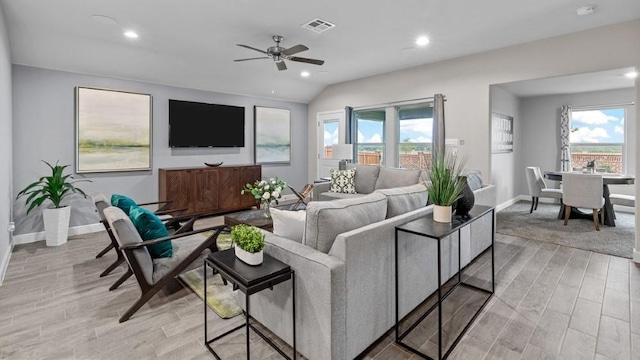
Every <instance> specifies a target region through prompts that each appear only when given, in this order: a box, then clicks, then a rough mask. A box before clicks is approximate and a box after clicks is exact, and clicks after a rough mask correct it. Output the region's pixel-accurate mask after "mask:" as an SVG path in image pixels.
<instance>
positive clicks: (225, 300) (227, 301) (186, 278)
mask: <svg viewBox="0 0 640 360" xmlns="http://www.w3.org/2000/svg"><path fill="white" fill-rule="evenodd" d="M204 234H205V235H206V236H210V235H211V234H210V233H204ZM217 244H218V249H220V250H226V249H228V248H229V247H231V235H229V234H220V235H219V236H218V241H217ZM203 270H204V269H203V267H202V266H200V267H199V268H197V269H193V270H190V271H187V272H184V273H182V274H180V275H178V278H179V279H180V280H181V281H182V283H183V284H184V285H185V286H187V287H188V288H190V289H191V290H193V292H194V293H196V295H198V297H199V298H200V299H202V300H204V278H203ZM207 306H209V308H211V309H212V310H213V311H214V312H215V313H216V314H218V316H220V317H221V318H223V319H229V318H232V317H234V316H237V315H240V314H241V313H242V308H240V306H238V304H237V302H236V292H235V291H233V286H232V285H231V284H227V285H224V283H223V282H222V279H221V278H220V275H218V274H216V275H213V274H212V272H211V268H209V267H207Z"/></svg>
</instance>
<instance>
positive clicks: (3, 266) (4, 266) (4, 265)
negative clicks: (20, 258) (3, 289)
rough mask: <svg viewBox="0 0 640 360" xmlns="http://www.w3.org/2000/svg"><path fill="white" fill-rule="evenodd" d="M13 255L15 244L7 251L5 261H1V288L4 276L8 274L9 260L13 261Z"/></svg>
mask: <svg viewBox="0 0 640 360" xmlns="http://www.w3.org/2000/svg"><path fill="white" fill-rule="evenodd" d="M11 253H13V244H11V246H9V251H7V253H6V254H5V255H4V257H3V259H2V260H0V286H1V285H2V282H3V281H4V276H5V275H6V274H7V268H8V267H9V260H11Z"/></svg>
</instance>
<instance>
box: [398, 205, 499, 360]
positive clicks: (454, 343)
mask: <svg viewBox="0 0 640 360" xmlns="http://www.w3.org/2000/svg"><path fill="white" fill-rule="evenodd" d="M490 211H491V214H492V215H491V246H490V247H489V248H487V249H485V250H484V251H483V252H482V253H481V254H479V255H478V256H476V258H475V259H471V260H470V262H469V264H467V265H466V266H465V267H464V268H462V267H461V261H460V260H461V259H460V252H461V251H460V250H461V249H460V245H461V244H460V243H461V241H460V240H461V236H460V235H461V234H460V230H462V228H463V227H465V226H467V225H470V224H471V223H472V222H473V221H475V220H477V219H478V218H480V217H482V216H484V215H485V214H482V215H481V216H478V217H474V218H473V219H471V220H470V221H468V222H465V223H464V224H461V225H460V226H459V227H458V228H457V229H452V230H451V232H450V233H449V234H448V235H445V236H443V237H441V238H439V239H438V238H434V237H431V236H428V235H426V234H422V233H416V232H413V231H407V230H404V229H399V228H398V227H396V228H395V277H396V286H395V287H396V294H395V296H396V323H395V337H396V338H395V342H396V344H398V345H400V346H402V347H403V348H405V349H407V350H409V351H411V352H412V353H414V354H416V355H418V356H420V357H422V358H424V359H428V360H434V359H433V358H431V357H430V356H428V355H427V354H425V353H423V352H421V351H420V350H418V349H416V348H414V347H412V346H411V345H409V344H406V343H403V342H402V340H403V339H404V338H405V337H406V336H407V335H409V333H411V331H413V330H414V329H415V328H416V327H417V326H418V325H419V324H420V323H421V322H422V321H423V320H424V319H426V318H427V316H429V314H431V312H432V311H433V310H435V308H436V307H437V308H438V359H446V358H447V357H448V356H449V355H450V354H451V351H452V350H453V349H454V348H455V347H456V345H457V344H458V342H459V341H460V339H461V338H462V336H463V335H464V334H465V333H466V332H467V330H469V327H470V326H471V324H472V323H473V321H474V320H475V319H476V318H477V317H478V315H480V312H482V309H484V307H485V306H486V305H487V303H488V302H489V300H490V299H491V297H492V295H493V293H494V292H495V284H496V282H495V257H494V243H495V220H496V212H495V208H491V210H490ZM399 231H402V232H407V233H410V234H414V235H418V236H424V237H426V238H429V239H434V240H436V242H437V243H438V290H437V293H438V301H437V302H436V303H435V304H433V305H432V306H431V307H430V308H429V309H428V310H427V311H426V312H425V313H424V314H422V315H421V316H420V318H419V319H418V320H417V321H416V322H415V323H413V324H412V325H411V326H410V327H409V328H408V329H407V330H405V331H404V332H403V333H402V334H401V333H400V329H399V325H400V314H399V302H398V294H399V285H398V232H399ZM455 232H457V233H458V272H457V275H458V281H457V282H456V283H455V284H454V285H453V286H452V287H451V289H449V290H448V291H447V292H446V293H445V294H444V295H443V294H442V287H443V285H444V284H442V269H441V265H442V262H441V257H442V254H441V246H440V243H441V242H442V240H443V239H444V238H446V237H447V236H450V235H453V234H454V233H455ZM489 250H491V291H489V290H486V289H483V288H480V287H477V286H475V285H471V284H467V283H465V282H463V281H462V272H463V271H464V269H465V268H466V267H468V266H469V265H471V264H473V263H474V262H475V261H476V260H478V259H479V258H481V257H482V256H483V255H484V254H485V253H486V252H487V251H489ZM454 276H455V275H454ZM459 286H466V287H469V288H471V289H475V290H478V291H481V292H483V293H486V294H488V296H487V299H486V300H485V301H484V302H483V303H482V305H481V306H480V308H479V309H478V310H477V311H476V313H475V314H474V315H473V316H472V317H471V319H470V320H469V322H468V323H467V325H466V326H465V327H464V329H462V331H461V332H460V334H458V336H457V337H456V339H455V340H454V341H453V343H452V344H451V346H450V347H449V349H447V351H446V352H445V353H444V355H443V354H442V306H441V304H442V302H443V301H444V300H445V299H446V298H447V297H448V296H449V295H450V294H451V293H452V292H453V291H454V290H456V289H457V288H458V287H459ZM427 298H428V297H427ZM419 306H420V305H418V307H419ZM409 314H411V311H410V312H409ZM426 341H428V339H426Z"/></svg>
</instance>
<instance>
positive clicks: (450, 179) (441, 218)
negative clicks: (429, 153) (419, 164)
mask: <svg viewBox="0 0 640 360" xmlns="http://www.w3.org/2000/svg"><path fill="white" fill-rule="evenodd" d="M464 165H465V161H464V159H463V160H458V158H457V156H456V155H455V154H452V153H451V152H449V153H446V155H441V154H436V155H435V157H434V159H433V162H432V164H431V170H430V171H429V175H428V177H427V180H426V184H425V185H426V187H427V192H428V193H429V201H431V202H432V203H433V204H434V209H433V220H435V221H437V222H443V223H449V222H451V206H452V205H453V204H454V203H455V202H456V201H457V200H458V199H460V198H461V197H462V191H463V189H464V187H465V185H466V183H467V181H466V177H464V176H462V174H463V172H464Z"/></svg>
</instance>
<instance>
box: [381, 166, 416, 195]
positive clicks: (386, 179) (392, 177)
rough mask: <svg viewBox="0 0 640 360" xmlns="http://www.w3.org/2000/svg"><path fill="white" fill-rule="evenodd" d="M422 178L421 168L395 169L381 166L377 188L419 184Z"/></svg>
mask: <svg viewBox="0 0 640 360" xmlns="http://www.w3.org/2000/svg"><path fill="white" fill-rule="evenodd" d="M419 179H420V170H406V169H395V168H388V167H384V166H381V167H380V174H379V175H378V180H377V181H376V190H377V189H390V188H395V187H403V186H409V185H414V184H417V183H418V181H419Z"/></svg>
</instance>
